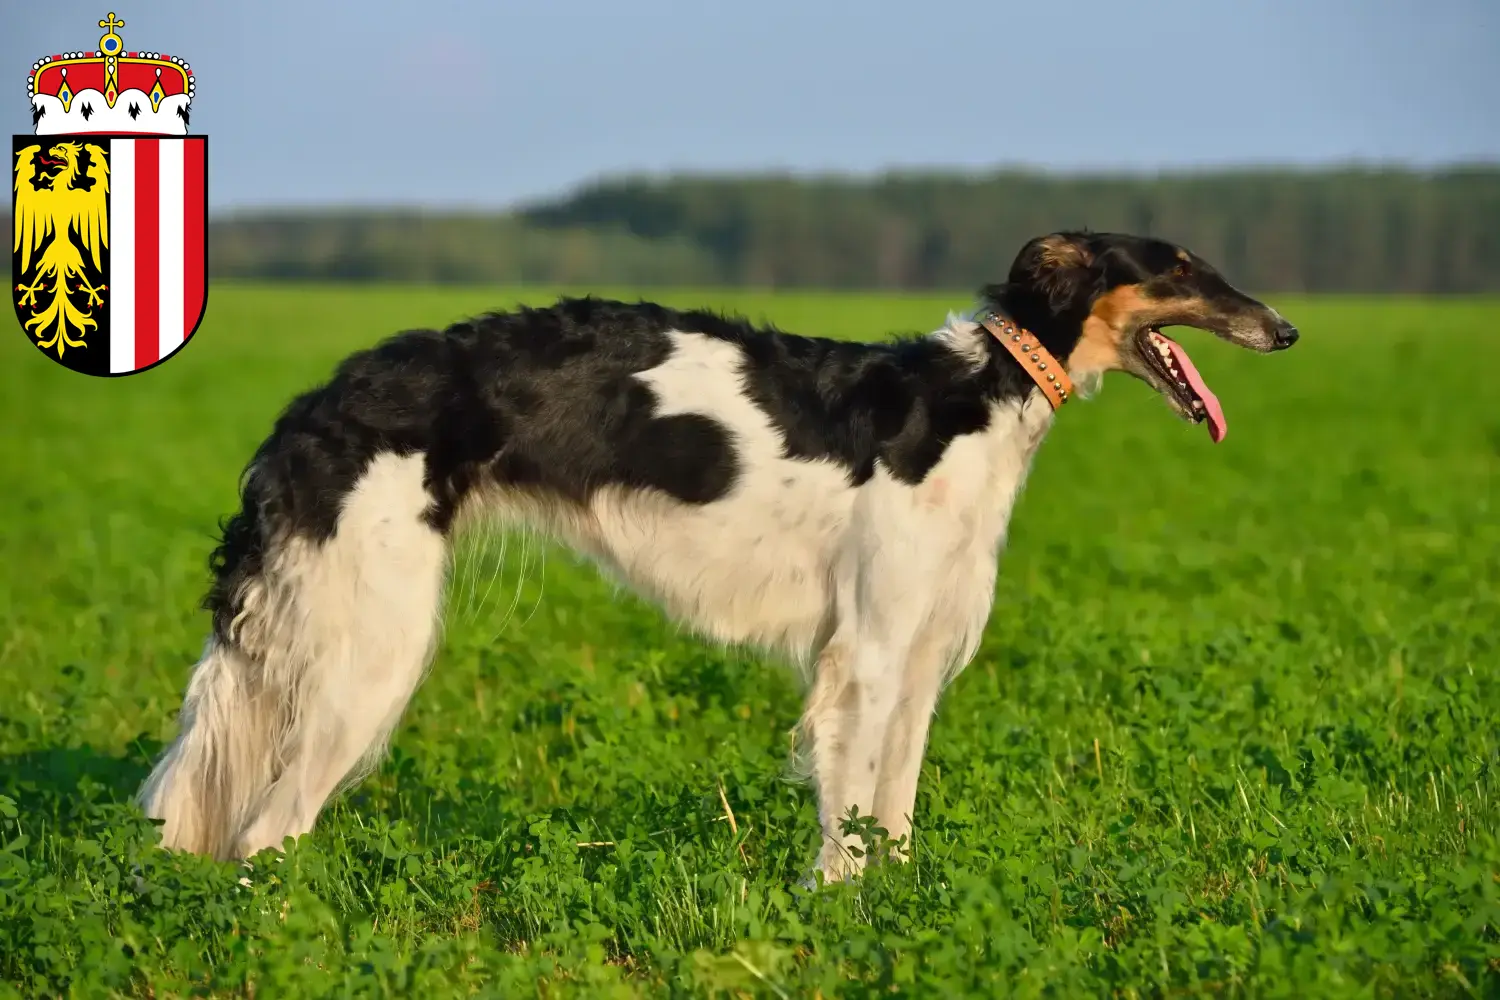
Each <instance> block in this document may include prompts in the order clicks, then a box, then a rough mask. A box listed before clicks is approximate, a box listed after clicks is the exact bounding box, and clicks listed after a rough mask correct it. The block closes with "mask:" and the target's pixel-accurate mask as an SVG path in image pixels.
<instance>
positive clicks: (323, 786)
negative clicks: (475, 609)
mask: <svg viewBox="0 0 1500 1000" xmlns="http://www.w3.org/2000/svg"><path fill="white" fill-rule="evenodd" d="M423 468H424V464H423V460H422V458H421V456H419V455H412V456H406V457H397V456H394V455H390V454H385V455H380V456H377V457H376V458H375V460H374V461H372V462H371V463H370V466H369V468H368V469H367V470H366V472H365V474H364V476H363V477H362V478H361V480H360V482H359V484H358V485H357V486H356V488H355V490H354V491H353V493H352V494H351V495H350V497H349V499H348V500H347V502H346V503H345V505H344V507H343V509H342V511H341V513H340V515H339V522H338V529H337V531H336V533H335V534H334V536H333V538H331V539H330V540H329V541H327V542H326V543H323V544H322V545H321V546H319V547H316V548H313V549H309V551H308V552H307V553H306V554H305V555H304V556H303V557H302V558H303V559H304V560H305V562H304V564H303V565H302V566H300V567H298V571H297V572H296V575H297V577H298V578H299V585H300V588H301V591H302V593H301V595H300V598H301V602H302V605H303V616H302V623H301V624H302V627H303V628H304V629H305V630H306V634H305V640H306V646H307V653H308V659H307V661H306V663H305V665H304V667H303V671H304V672H303V675H302V676H301V678H299V679H298V682H297V683H296V684H295V685H294V690H295V691H296V695H295V697H296V699H297V705H296V707H295V711H294V712H293V713H292V719H293V721H292V724H291V725H290V727H289V728H288V730H287V733H286V736H285V740H284V744H283V747H282V754H281V764H282V766H281V769H280V772H279V773H278V775H277V777H276V780H275V781H274V783H273V784H272V785H271V787H270V788H269V790H268V791H267V793H266V795H265V797H264V799H263V800H262V801H261V803H260V804H259V806H258V808H257V809H256V810H255V811H254V813H253V814H252V815H251V816H250V817H249V818H248V820H247V822H246V823H245V825H244V827H243V829H242V830H241V831H240V833H239V836H238V838H237V843H236V845H235V846H236V851H235V853H236V854H238V855H240V856H242V857H244V856H249V855H251V854H254V853H255V852H256V851H259V850H262V849H263V848H266V847H280V846H281V843H282V840H283V839H284V838H286V837H288V836H292V837H296V836H300V835H302V834H303V833H306V832H308V831H309V830H311V829H312V826H313V822H314V821H315V820H316V819H317V816H318V813H319V812H320V811H321V810H322V808H323V806H324V805H325V804H326V802H327V801H328V799H329V797H330V796H332V795H333V793H334V792H335V791H336V790H337V789H338V788H339V787H340V786H341V785H347V784H350V783H352V782H353V781H355V780H357V779H358V778H360V777H362V776H363V775H364V774H365V773H367V772H368V770H369V769H370V768H372V767H373V766H374V765H375V764H376V763H377V762H378V760H379V758H380V755H381V753H382V752H383V751H384V749H385V743H386V740H387V739H388V738H389V736H390V734H391V731H392V730H393V729H394V728H395V726H396V724H397V723H398V722H399V721H400V718H401V713H402V712H403V710H404V709H405V708H406V704H407V702H408V701H409V700H410V698H411V696H412V693H413V692H414V691H415V690H416V687H417V685H418V683H419V682H420V681H421V679H422V675H423V673H424V672H425V670H426V667H427V664H428V661H429V658H430V656H431V654H432V651H433V646H434V644H435V637H436V633H437V625H438V621H439V612H440V605H441V599H442V582H443V570H444V564H445V562H446V558H447V546H446V542H445V540H444V538H443V537H442V535H441V534H440V533H439V532H438V531H436V530H435V529H434V528H432V527H431V526H429V525H428V524H427V523H426V522H425V521H423V520H422V514H423V512H424V511H425V510H426V509H427V508H428V505H429V504H430V502H431V497H430V496H429V495H428V493H427V492H426V490H425V489H424V488H423V484H422V477H423Z"/></svg>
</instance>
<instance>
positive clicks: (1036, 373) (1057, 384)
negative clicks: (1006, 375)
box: [979, 313, 1073, 410]
mask: <svg viewBox="0 0 1500 1000" xmlns="http://www.w3.org/2000/svg"><path fill="white" fill-rule="evenodd" d="M979 322H980V324H981V325H982V326H983V327H984V328H985V329H986V330H988V331H989V332H990V334H991V335H992V336H993V337H994V338H995V339H996V340H998V341H1000V343H1001V344H1003V345H1004V346H1005V349H1006V350H1007V351H1009V352H1010V353H1011V356H1012V357H1014V358H1015V359H1016V361H1018V362H1019V363H1020V365H1021V367H1022V368H1023V369H1025V371H1026V374H1027V375H1030V376H1031V380H1032V381H1033V382H1035V383H1036V384H1037V388H1039V389H1041V390H1042V395H1043V396H1046V397H1047V402H1049V403H1051V404H1052V409H1054V410H1056V409H1057V408H1058V407H1059V406H1062V405H1063V404H1064V403H1066V402H1067V401H1068V400H1069V399H1071V398H1072V397H1073V380H1072V379H1070V378H1068V373H1067V372H1065V371H1063V366H1062V365H1060V364H1058V361H1057V359H1056V358H1054V357H1053V356H1052V354H1051V353H1050V352H1049V351H1048V350H1047V349H1046V348H1045V347H1043V346H1042V344H1041V341H1039V340H1038V339H1037V338H1036V337H1035V336H1033V335H1032V334H1030V333H1027V332H1026V331H1025V330H1023V329H1021V328H1020V327H1018V326H1016V324H1014V323H1012V322H1011V321H1010V320H1009V319H1006V318H1005V317H1004V316H1000V315H997V314H996V313H984V314H983V315H981V316H980V317H979Z"/></svg>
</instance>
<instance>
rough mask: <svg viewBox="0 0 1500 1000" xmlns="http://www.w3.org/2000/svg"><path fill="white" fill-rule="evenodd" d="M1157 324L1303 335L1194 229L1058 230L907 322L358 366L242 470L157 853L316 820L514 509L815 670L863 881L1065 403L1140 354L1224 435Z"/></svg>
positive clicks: (157, 784) (374, 738)
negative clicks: (470, 560) (971, 309)
mask: <svg viewBox="0 0 1500 1000" xmlns="http://www.w3.org/2000/svg"><path fill="white" fill-rule="evenodd" d="M1166 325H1181V326H1192V327H1198V328H1200V329H1206V330H1210V331H1212V332H1214V333H1215V334H1217V335H1219V336H1220V337H1222V338H1224V339H1225V340H1228V341H1230V342H1232V343H1235V344H1239V345H1241V346H1243V347H1247V348H1250V349H1252V350H1255V351H1261V352H1270V351H1276V350H1281V349H1284V348H1287V347H1290V346H1291V345H1292V344H1293V343H1294V342H1295V341H1296V340H1297V336H1298V335H1297V331H1296V329H1295V328H1294V327H1293V326H1292V325H1291V324H1290V323H1288V322H1287V321H1286V320H1285V319H1283V318H1282V317H1281V315H1280V314H1279V313H1277V312H1276V311H1275V310H1274V309H1272V308H1270V307H1268V306H1266V305H1263V304H1262V303H1260V302H1258V301H1256V300H1254V299H1253V298H1251V297H1250V296H1248V295H1246V294H1244V293H1243V292H1240V291H1238V290H1237V289H1235V288H1233V287H1231V285H1230V284H1229V283H1228V282H1227V281H1226V280H1225V279H1224V278H1223V277H1222V276H1221V275H1220V274H1219V273H1218V272H1217V271H1216V270H1215V269H1214V268H1213V267H1212V266H1210V265H1209V264H1208V263H1206V262H1205V261H1203V260H1202V259H1200V258H1199V257H1198V256H1196V255H1194V254H1192V253H1190V252H1188V251H1187V250H1184V249H1182V248H1181V247H1178V246H1175V245H1173V244H1171V243H1167V242H1164V241H1162V240H1158V239H1148V238H1142V237H1134V236H1126V235H1118V234H1097V233H1057V234H1053V235H1050V236H1044V237H1040V238H1038V239H1035V240H1032V241H1031V242H1030V243H1028V244H1027V245H1026V246H1025V247H1024V248H1022V250H1021V251H1020V253H1019V255H1018V256H1017V258H1016V260H1015V262H1014V264H1013V265H1012V267H1011V269H1010V274H1009V277H1008V279H1007V280H1006V281H1005V282H1004V283H1001V284H996V285H991V286H988V287H986V288H985V289H983V291H982V292H981V297H980V305H979V308H978V311H977V312H976V313H974V314H972V316H971V317H969V318H959V317H953V316H950V318H949V320H948V322H947V323H945V324H944V325H943V326H942V328H941V329H938V330H937V331H936V332H934V333H932V334H930V335H927V336H922V337H918V338H914V339H904V340H895V341H892V342H887V343H879V344H871V343H845V342H838V341H834V340H826V339H813V338H807V337H799V336H791V335H788V334H784V333H780V332H777V331H774V330H769V329H758V328H755V327H753V326H751V325H749V324H747V323H744V322H740V321H736V320H730V319H725V318H723V317H722V316H719V315H715V314H712V313H709V312H679V311H674V310H672V309H667V308H664V307H662V306H658V305H651V304H645V303H638V304H624V303H619V302H609V301H600V300H596V299H565V300H563V301H560V302H558V303H557V304H555V305H553V306H551V307H549V308H545V309H529V308H523V309H517V310H515V311H513V312H508V313H500V314H495V315H487V316H484V317H482V318H479V319H475V320H473V321H470V322H463V323H459V324H457V325H454V326H452V327H449V328H448V329H446V330H443V331H441V332H438V331H432V330H420V331H413V332H407V333H402V334H399V335H397V336H395V337H393V338H391V339H389V340H386V341H385V342H384V343H381V344H379V345H378V346H376V347H374V348H372V349H370V350H367V351H363V352H360V353H358V354H355V355H354V356H352V357H350V358H349V359H347V360H346V361H345V362H344V363H343V364H342V365H341V366H340V367H339V369H338V370H337V372H336V374H335V375H334V376H333V378H332V380H331V381H330V382H328V384H326V385H324V386H323V387H321V388H318V389H315V390H313V391H311V392H309V393H307V394H306V395H303V396H301V397H300V398H298V399H296V400H295V401H293V402H292V403H291V405H290V406H289V407H288V408H287V410H286V411H285V412H284V413H283V414H282V416H281V417H280V419H279V420H278V421H277V422H276V425H275V428H274V429H273V430H272V432H271V434H270V436H269V437H268V438H267V439H266V441H265V443H264V444H262V445H261V447H260V449H259V451H258V452H257V453H256V454H255V456H254V458H253V459H252V460H251V462H250V463H249V466H248V468H247V469H246V471H245V475H244V478H243V484H242V490H241V493H242V496H241V499H242V507H241V509H240V511H239V512H238V513H237V514H235V515H234V516H233V517H232V518H230V519H229V520H228V521H227V522H226V523H225V525H224V530H223V539H222V542H221V544H220V545H219V546H218V548H217V549H216V551H215V553H214V556H213V559H212V560H211V564H212V568H213V570H214V573H215V582H214V584H213V586H212V588H211V590H210V592H209V594H208V596H207V598H206V599H205V608H206V609H207V610H208V611H210V612H212V617H213V625H212V634H211V636H210V638H209V639H208V641H207V644H206V647H205V649H204V652H203V656H202V659H201V660H200V661H199V663H198V665H197V667H196V668H195V670H194V672H193V675H192V679H191V681H190V683H189V685H188V688H187V695H186V700H185V703H184V705H183V707H182V712H181V717H180V726H181V728H180V733H179V735H178V736H177V738H176V741H175V742H174V743H173V744H172V745H171V747H170V748H169V749H168V750H167V751H166V753H165V754H164V756H163V757H162V759H161V760H160V762H159V763H158V764H157V766H156V768H155V770H154V772H153V773H152V774H151V776H150V778H149V780H148V781H147V783H146V785H145V787H144V788H143V789H142V791H141V801H142V804H143V806H144V807H145V809H146V811H147V813H148V815H150V816H152V817H155V818H157V819H160V820H162V821H164V822H163V825H162V841H163V844H164V845H165V846H167V847H170V848H176V849H183V850H188V851H194V852H199V853H203V854H209V855H214V856H217V857H220V858H245V857H248V856H249V855H251V854H254V853H255V852H257V851H259V850H261V849H263V848H266V847H276V848H279V847H280V846H281V845H282V842H283V839H284V838H286V837H287V836H298V835H301V834H303V833H306V832H307V831H308V830H310V829H311V828H312V826H313V823H314V820H315V819H316V817H317V816H318V813H319V811H320V810H321V809H322V808H323V807H324V805H325V804H326V803H327V801H328V800H329V798H330V796H332V795H333V794H334V793H335V792H336V791H337V790H338V789H340V788H341V787H347V786H348V785H349V784H350V783H351V782H352V781H354V780H356V779H357V778H358V777H360V776H361V775H363V774H365V773H367V772H368V770H369V769H370V768H371V767H373V766H374V765H375V764H376V763H377V762H378V760H379V759H380V756H381V754H382V753H383V751H384V747H385V744H386V742H387V740H388V738H389V737H390V734H391V732H392V730H393V729H394V727H395V726H396V724H397V722H398V720H399V719H400V717H401V714H402V711H403V710H404V708H405V706H406V704H407V701H408V700H409V699H410V698H411V696H412V693H413V691H414V690H415V688H416V687H417V685H418V683H419V681H420V680H421V678H422V675H423V673H424V670H425V668H426V666H427V663H428V660H429V657H430V656H431V655H432V652H433V649H434V646H435V635H436V632H437V628H438V623H439V611H440V604H441V601H442V599H443V590H444V580H445V575H446V568H447V560H448V554H449V544H448V543H449V541H450V539H451V537H452V536H453V535H454V533H455V532H456V531H458V530H460V529H461V528H462V527H463V526H464V524H465V523H466V522H470V521H473V520H475V519H478V518H494V517H498V518H499V519H500V520H501V521H507V522H510V523H512V524H517V525H522V526H526V527H528V528H531V529H536V530H540V531H542V532H545V533H546V534H547V535H548V536H549V537H552V538H554V539H557V540H559V541H561V542H562V543H564V544H566V545H567V546H570V547H571V548H572V549H573V550H574V551H576V552H578V553H580V554H582V555H583V556H586V557H588V558H590V559H592V560H593V561H594V562H596V563H597V564H598V565H599V566H600V567H601V568H602V569H603V570H604V571H606V572H607V573H610V574H612V575H613V576H615V577H617V578H618V579H620V580H621V581H623V582H624V583H625V584H626V585H627V586H629V587H631V588H633V589H634V590H635V591H636V592H638V593H641V594H643V595H645V596H647V597H648V598H650V599H652V600H654V601H655V602H657V603H658V605H659V606H661V607H662V609H663V610H664V611H665V612H666V613H667V614H668V615H669V616H670V617H671V618H673V619H675V620H677V621H678V622H681V623H684V624H685V625H687V626H689V627H691V628H692V629H694V630H695V631H696V632H697V633H698V634H701V635H703V636H705V637H707V638H710V639H713V640H717V641H721V642H725V643H735V644H740V643H749V644H752V645H755V646H758V647H759V648H761V649H764V650H766V651H768V652H773V653H775V654H779V655H781V656H784V657H786V658H789V659H790V660H792V661H794V662H795V663H797V664H798V665H800V666H801V667H802V668H803V670H804V672H805V675H806V677H807V679H808V681H809V683H810V690H809V693H808V697H807V701H806V707H805V712H804V714H803V716H802V719H801V733H802V736H803V739H804V741H805V746H806V750H807V754H808V761H807V762H808V765H809V768H810V774H811V777H812V779H813V782H814V784H815V787H816V792H817V796H818V812H819V816H820V821H821V824H822V829H823V834H824V838H823V848H822V850H821V851H820V854H819V857H818V859H817V868H818V870H820V871H822V872H823V874H824V876H825V877H826V878H829V879H838V878H843V877H847V876H849V875H851V874H854V873H855V872H857V871H858V870H859V869H860V868H861V867H862V866H863V865H864V864H865V859H864V858H862V857H861V855H860V852H858V851H853V850H851V849H850V848H851V847H854V846H856V845H857V844H858V841H857V840H853V839H851V835H850V834H848V833H846V832H845V830H844V828H843V825H842V822H841V821H843V820H844V819H845V818H846V817H847V816H848V814H849V812H850V810H851V809H853V810H858V812H859V813H860V814H861V815H869V816H873V817H874V818H875V820H876V821H877V822H878V823H879V825H880V826H882V827H884V828H885V829H886V830H887V831H888V833H889V836H890V838H891V839H892V840H898V841H899V840H900V838H902V837H904V836H906V835H908V834H909V833H910V830H911V823H912V812H913V808H914V804H915V801H916V792H917V779H918V775H919V772H920V770H921V765H922V758H923V754H924V751H925V748H926V743H927V735H928V725H929V721H930V720H931V718H932V715H933V711H934V708H935V706H936V704H937V701H938V696H939V693H940V692H941V691H942V689H943V687H944V685H945V684H946V682H948V681H949V680H951V679H952V678H953V677H954V676H955V675H956V674H957V673H958V672H959V671H960V670H961V669H962V668H963V667H964V665H965V664H966V663H967V662H968V661H969V660H970V659H971V657H972V656H973V655H974V652H975V650H976V648H977V646H978V643H979V639H980V634H981V632H982V630H983V629H984V626H985V623H986V621H987V619H988V617H989V615H990V611H991V606H992V603H993V600H994V593H995V582H996V573H997V560H998V557H999V552H1000V549H1001V546H1002V544H1003V542H1004V539H1005V535H1006V525H1007V522H1008V520H1009V518H1010V515H1011V509H1012V506H1013V505H1014V503H1015V502H1016V498H1017V496H1018V494H1019V493H1020V490H1021V487H1022V483H1023V481H1024V479H1025V477H1026V474H1027V470H1028V467H1029V466H1030V464H1031V461H1032V457H1033V455H1034V454H1035V453H1036V450H1037V447H1038V445H1040V444H1041V441H1042V438H1043V437H1044V436H1045V435H1046V433H1047V431H1048V429H1049V428H1050V427H1051V426H1052V422H1053V417H1054V413H1055V412H1056V410H1057V409H1058V408H1059V407H1061V406H1063V405H1064V404H1065V403H1067V402H1068V401H1069V400H1070V399H1071V398H1072V397H1073V396H1074V395H1075V394H1077V393H1078V392H1082V391H1086V390H1087V389H1088V388H1090V387H1092V386H1093V385H1094V384H1096V383H1097V381H1098V379H1099V378H1100V377H1101V376H1102V375H1103V373H1105V372H1107V371H1113V370H1119V371H1126V372H1129V373H1130V374H1132V375H1134V376H1136V377H1137V378H1139V379H1141V380H1142V381H1144V382H1145V383H1146V384H1147V385H1149V386H1151V387H1152V388H1153V389H1155V390H1156V391H1157V392H1158V393H1160V394H1161V395H1162V396H1163V397H1164V398H1165V399H1166V401H1167V403H1168V405H1169V406H1170V407H1171V408H1172V409H1173V410H1175V411H1176V412H1177V414H1178V415H1179V416H1181V417H1182V418H1184V419H1186V420H1188V421H1193V422H1199V423H1205V424H1206V425H1207V429H1208V431H1209V434H1210V437H1211V438H1212V439H1213V440H1214V441H1216V442H1217V441H1219V440H1221V439H1222V438H1223V436H1224V432H1225V421H1224V412H1223V410H1222V409H1221V408H1220V406H1219V402H1218V400H1217V399H1216V398H1215V397H1214V395H1213V393H1211V392H1210V391H1209V389H1208V387H1207V386H1206V385H1205V384H1204V382H1203V379H1202V377H1201V376H1200V375H1199V374H1198V372H1197V370H1196V369H1195V368H1194V367H1193V364H1192V362H1191V361H1190V360H1189V359H1188V355H1187V352H1186V351H1184V350H1183V349H1182V348H1181V347H1180V346H1179V345H1177V344H1176V343H1174V342H1173V341H1171V340H1169V339H1167V338H1166V337H1165V336H1163V335H1162V334H1161V332H1160V328H1161V327H1162V326H1166ZM899 853H900V852H899V851H898V856H899Z"/></svg>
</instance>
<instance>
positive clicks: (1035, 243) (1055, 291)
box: [1010, 233, 1095, 312]
mask: <svg viewBox="0 0 1500 1000" xmlns="http://www.w3.org/2000/svg"><path fill="white" fill-rule="evenodd" d="M1093 267H1094V254H1093V252H1092V251H1091V250H1090V249H1089V248H1088V245H1087V244H1086V243H1085V242H1084V240H1083V238H1082V237H1081V236H1077V235H1074V234H1070V233H1053V234H1052V235H1051V236H1039V237H1037V238H1036V239H1034V240H1032V241H1031V242H1030V243H1027V244H1026V245H1025V246H1024V247H1022V248H1021V252H1020V253H1019V254H1017V255H1016V262H1015V264H1013V265H1012V266H1011V269H1010V282H1011V284H1012V285H1019V286H1022V287H1025V288H1030V289H1032V290H1034V291H1036V292H1038V293H1040V294H1041V295H1043V296H1045V297H1046V299H1047V302H1048V304H1049V305H1050V306H1051V307H1052V310H1053V311H1054V312H1065V311H1067V310H1068V309H1069V308H1071V307H1076V306H1079V305H1083V304H1085V300H1086V299H1087V297H1088V293H1089V291H1090V290H1091V289H1092V288H1093V286H1094V284H1095V275H1094V270H1093Z"/></svg>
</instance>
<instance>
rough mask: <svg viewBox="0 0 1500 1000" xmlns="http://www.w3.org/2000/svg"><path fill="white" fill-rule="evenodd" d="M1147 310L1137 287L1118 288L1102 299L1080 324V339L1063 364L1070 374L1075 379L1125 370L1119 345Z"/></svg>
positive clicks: (1144, 299) (1146, 305)
mask: <svg viewBox="0 0 1500 1000" xmlns="http://www.w3.org/2000/svg"><path fill="white" fill-rule="evenodd" d="M1148 308H1149V305H1148V302H1147V300H1146V298H1145V296H1143V295H1142V294H1141V286H1140V285H1121V286H1120V287H1119V288H1116V289H1114V290H1112V291H1110V292H1106V293H1105V294H1104V295H1101V296H1100V297H1099V299H1098V301H1096V302H1095V303H1094V308H1093V309H1092V310H1090V312H1089V315H1088V318H1087V319H1085V320H1084V321H1083V335H1082V336H1081V337H1079V338H1078V343H1077V345H1075V346H1074V348H1073V353H1071V354H1069V355H1068V360H1067V361H1066V362H1065V364H1066V365H1067V368H1068V371H1069V373H1071V374H1073V375H1074V376H1075V377H1076V376H1078V375H1082V374H1086V373H1089V372H1107V371H1118V370H1119V369H1120V368H1122V367H1124V366H1123V364H1122V363H1121V359H1120V344H1121V343H1122V342H1123V341H1124V339H1125V334H1126V333H1127V332H1128V331H1130V330H1133V329H1135V328H1136V327H1137V326H1139V323H1137V322H1136V320H1135V317H1137V316H1139V315H1140V314H1141V313H1143V312H1145V311H1146V309H1148Z"/></svg>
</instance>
